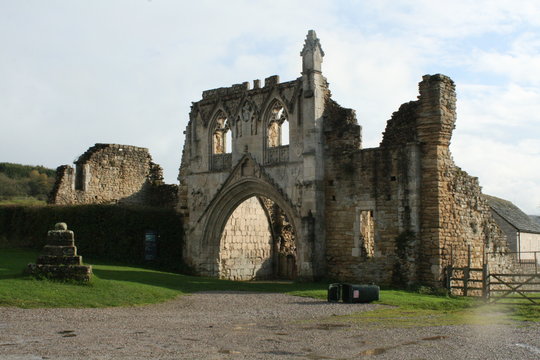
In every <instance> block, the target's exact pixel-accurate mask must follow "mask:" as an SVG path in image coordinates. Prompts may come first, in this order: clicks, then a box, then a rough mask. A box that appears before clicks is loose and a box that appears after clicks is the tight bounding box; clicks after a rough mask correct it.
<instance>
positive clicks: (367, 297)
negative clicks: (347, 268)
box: [341, 284, 380, 303]
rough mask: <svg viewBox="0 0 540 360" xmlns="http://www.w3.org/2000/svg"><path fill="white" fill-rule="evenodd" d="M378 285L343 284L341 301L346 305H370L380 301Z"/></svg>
mask: <svg viewBox="0 0 540 360" xmlns="http://www.w3.org/2000/svg"><path fill="white" fill-rule="evenodd" d="M379 291H380V288H379V287H378V286H377V285H354V284H341V299H342V300H343V302H345V303H369V302H372V301H377V300H379Z"/></svg>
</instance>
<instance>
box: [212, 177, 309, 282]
mask: <svg viewBox="0 0 540 360" xmlns="http://www.w3.org/2000/svg"><path fill="white" fill-rule="evenodd" d="M253 197H256V198H257V199H261V198H266V199H269V200H270V201H271V202H272V203H273V204H275V205H276V206H277V207H279V209H280V211H282V213H283V214H284V217H285V218H286V219H287V222H288V224H289V226H290V227H291V228H292V232H293V233H294V234H295V244H294V245H295V255H294V257H295V259H294V261H293V263H294V267H295V268H294V269H293V271H292V272H291V274H297V273H298V269H297V268H296V267H297V265H296V264H300V263H301V261H299V260H298V259H296V256H297V255H296V254H298V256H300V255H301V254H303V253H305V252H306V247H308V245H307V244H304V243H303V241H301V239H300V237H298V235H299V232H298V230H299V228H298V225H299V224H300V222H301V220H300V217H299V214H298V213H297V211H296V210H295V209H294V207H293V206H291V204H290V203H289V201H288V200H287V199H286V198H285V197H283V195H282V193H281V191H280V190H279V189H277V188H276V187H275V185H273V184H270V183H268V182H266V181H265V180H264V179H261V178H258V177H244V178H240V179H239V180H238V181H237V182H234V183H233V184H230V185H229V186H226V187H225V188H223V189H221V190H220V191H219V193H218V194H216V196H215V197H214V199H213V201H212V204H211V206H210V208H209V211H208V214H207V216H206V220H205V221H204V226H203V229H204V233H203V237H202V248H204V249H206V255H207V266H206V268H207V269H208V270H209V272H210V273H211V274H214V275H220V274H221V271H222V269H221V264H220V254H221V251H222V246H221V245H222V244H221V242H222V241H223V238H222V234H223V231H224V229H225V226H226V224H227V222H228V220H229V218H230V217H231V215H232V214H233V212H235V210H236V209H237V208H239V207H240V205H242V204H243V203H244V202H245V201H246V200H248V199H250V198H253ZM265 211H268V210H267V209H265ZM267 216H269V215H268V214H267ZM272 236H275V234H272ZM274 241H276V242H279V241H280V239H279V238H275V239H274ZM278 244H279V243H278ZM276 274H277V273H275V275H276ZM278 275H279V274H278Z"/></svg>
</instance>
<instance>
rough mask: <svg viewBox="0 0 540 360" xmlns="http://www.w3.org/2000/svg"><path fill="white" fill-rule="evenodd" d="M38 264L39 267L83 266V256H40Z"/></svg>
mask: <svg viewBox="0 0 540 360" xmlns="http://www.w3.org/2000/svg"><path fill="white" fill-rule="evenodd" d="M36 263H37V264H38V265H82V256H51V255H40V256H38V258H37V261H36Z"/></svg>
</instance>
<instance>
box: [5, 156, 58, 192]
mask: <svg viewBox="0 0 540 360" xmlns="http://www.w3.org/2000/svg"><path fill="white" fill-rule="evenodd" d="M55 177H56V171H55V170H53V169H48V168H46V167H43V166H31V165H21V164H12V163H0V200H13V199H17V198H35V199H37V200H40V201H45V200H47V197H48V195H49V193H50V192H51V190H52V187H53V185H54V181H55Z"/></svg>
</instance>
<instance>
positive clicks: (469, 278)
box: [446, 254, 540, 305]
mask: <svg viewBox="0 0 540 360" xmlns="http://www.w3.org/2000/svg"><path fill="white" fill-rule="evenodd" d="M511 255H512V254H510V255H509V256H511ZM537 259H538V254H534V264H532V263H531V264H528V263H526V265H527V267H523V262H522V261H518V262H517V263H516V267H515V269H514V271H509V272H497V273H490V271H489V266H488V264H486V263H484V265H483V267H482V268H473V267H471V266H470V260H469V262H468V263H469V266H464V267H454V266H452V265H450V266H448V267H447V269H446V288H447V289H448V293H449V294H451V295H457V296H475V297H482V298H484V299H485V300H486V301H487V302H489V303H498V304H527V305H540V271H539V270H540V266H539V265H538V261H537ZM531 265H532V266H531Z"/></svg>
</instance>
